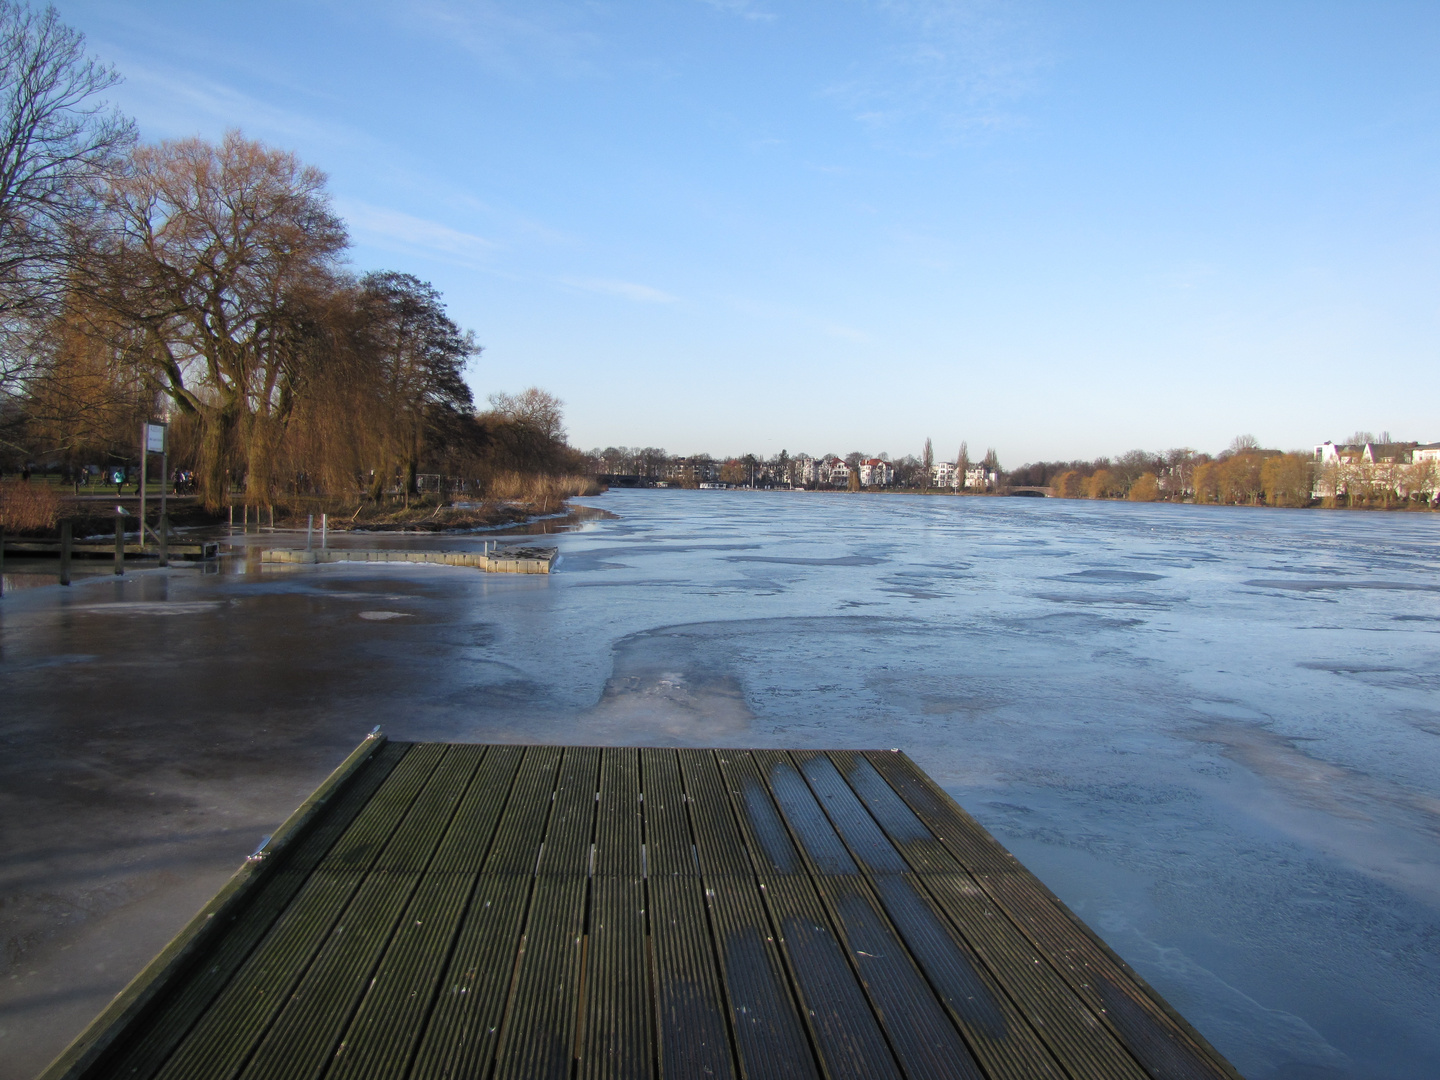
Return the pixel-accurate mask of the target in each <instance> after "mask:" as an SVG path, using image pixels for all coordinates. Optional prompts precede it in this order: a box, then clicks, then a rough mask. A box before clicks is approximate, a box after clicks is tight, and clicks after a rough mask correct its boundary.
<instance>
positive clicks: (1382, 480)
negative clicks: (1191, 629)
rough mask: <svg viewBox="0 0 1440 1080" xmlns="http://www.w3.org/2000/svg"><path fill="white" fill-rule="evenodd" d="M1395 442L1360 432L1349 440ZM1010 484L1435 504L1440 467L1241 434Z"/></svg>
mask: <svg viewBox="0 0 1440 1080" xmlns="http://www.w3.org/2000/svg"><path fill="white" fill-rule="evenodd" d="M1372 444H1374V445H1379V446H1382V447H1388V446H1392V445H1396V444H1391V443H1390V439H1389V436H1388V434H1387V435H1385V436H1382V438H1380V439H1378V440H1377V439H1376V438H1375V437H1374V436H1373V435H1370V434H1369V433H1367V432H1357V433H1355V434H1354V435H1352V436H1351V437H1350V439H1349V440H1347V443H1346V444H1345V445H1350V446H1359V447H1364V446H1367V445H1372ZM1006 483H1007V486H1010V487H1021V486H1034V487H1045V488H1049V489H1050V490H1051V492H1052V493H1053V494H1055V495H1056V496H1059V497H1061V498H1067V499H1126V500H1129V501H1131V502H1160V501H1168V502H1197V503H1218V504H1226V505H1235V506H1262V505H1263V506H1289V507H1303V506H1312V505H1317V504H1318V505H1321V506H1329V507H1335V506H1357V507H1358V506H1370V507H1382V508H1385V507H1393V506H1397V505H1403V504H1406V503H1414V504H1419V505H1429V504H1431V503H1433V502H1434V501H1435V498H1436V496H1437V493H1440V465H1437V463H1436V462H1434V461H1428V460H1427V461H1418V462H1414V461H1410V460H1408V453H1407V452H1405V451H1403V450H1397V451H1396V452H1394V453H1391V454H1389V455H1386V456H1383V457H1382V458H1381V459H1379V460H1374V461H1370V460H1365V459H1363V458H1362V457H1361V456H1360V455H1359V454H1350V455H1347V456H1342V457H1341V458H1339V459H1337V460H1332V461H1328V462H1327V461H1320V460H1318V459H1317V458H1316V456H1315V454H1314V453H1313V452H1306V451H1300V450H1294V451H1289V452H1286V451H1282V450H1275V449H1266V448H1264V447H1261V446H1260V445H1259V443H1258V442H1257V441H1256V440H1255V439H1254V437H1252V436H1249V435H1242V436H1239V437H1238V438H1236V439H1235V440H1234V442H1232V443H1231V444H1230V446H1229V447H1228V448H1227V449H1225V450H1224V451H1222V452H1221V453H1219V454H1217V455H1214V456H1211V455H1210V454H1207V453H1203V452H1199V451H1195V450H1190V449H1175V450H1169V451H1166V452H1164V453H1152V452H1149V451H1145V450H1132V451H1130V452H1129V453H1127V454H1122V455H1121V456H1120V457H1117V458H1113V459H1112V458H1108V457H1101V458H1096V459H1095V460H1093V461H1040V462H1035V463H1034V464H1027V465H1024V466H1022V467H1021V468H1019V469H1015V470H1013V471H1012V472H1010V473H1009V474H1007V476H1006Z"/></svg>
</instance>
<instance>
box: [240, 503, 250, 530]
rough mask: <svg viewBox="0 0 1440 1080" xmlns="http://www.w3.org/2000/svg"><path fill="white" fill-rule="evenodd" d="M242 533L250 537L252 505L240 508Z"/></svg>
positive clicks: (247, 504)
mask: <svg viewBox="0 0 1440 1080" xmlns="http://www.w3.org/2000/svg"><path fill="white" fill-rule="evenodd" d="M240 531H241V532H242V533H244V534H245V535H247V536H248V535H250V504H249V503H248V502H247V503H246V504H245V505H244V506H242V507H241V508H240Z"/></svg>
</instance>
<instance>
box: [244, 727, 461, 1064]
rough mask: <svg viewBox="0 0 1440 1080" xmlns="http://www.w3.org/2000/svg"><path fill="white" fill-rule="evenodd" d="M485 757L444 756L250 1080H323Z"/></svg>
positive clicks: (280, 1019) (265, 1045)
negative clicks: (402, 917)
mask: <svg viewBox="0 0 1440 1080" xmlns="http://www.w3.org/2000/svg"><path fill="white" fill-rule="evenodd" d="M410 756H416V752H415V751H412V753H411V755H410ZM483 756H484V749H483V748H482V747H476V746H455V747H449V748H447V749H446V752H445V753H444V754H443V755H442V756H441V757H440V759H439V760H438V762H437V763H436V765H435V767H434V768H433V769H432V770H431V771H430V773H429V776H428V777H427V779H426V782H425V784H424V786H423V787H422V788H421V790H420V791H419V792H418V793H417V795H416V797H415V799H414V801H413V802H412V803H411V804H410V806H409V808H408V810H407V811H406V813H405V817H404V819H403V820H402V821H401V822H400V824H399V825H398V826H397V827H396V828H395V830H394V832H393V833H392V834H391V836H390V839H389V840H388V842H387V843H386V844H385V847H384V849H383V850H382V851H381V852H380V854H379V855H378V856H377V857H376V859H375V861H374V863H373V864H372V866H371V869H370V873H369V874H368V875H367V876H366V878H365V881H364V882H363V883H362V884H361V886H360V888H359V890H358V891H357V893H356V895H355V898H354V900H352V901H351V904H350V906H349V907H348V908H347V909H346V911H345V914H344V915H343V916H342V918H341V919H340V922H339V923H338V924H337V925H336V927H335V929H334V930H333V931H332V932H331V934H330V937H329V940H327V941H326V943H325V946H324V947H323V948H322V949H321V951H320V953H319V954H318V955H317V956H316V958H315V961H314V962H313V963H312V964H311V965H310V967H309V969H308V970H307V971H306V972H305V976H304V978H303V979H301V981H300V983H299V985H298V986H297V987H296V989H295V991H294V992H293V993H292V994H291V996H290V999H289V1001H287V1002H286V1004H285V1007H284V1009H283V1010H282V1011H281V1012H280V1014H279V1016H277V1017H276V1019H275V1022H274V1025H273V1027H272V1028H271V1030H270V1032H269V1034H268V1035H267V1036H266V1037H265V1039H264V1040H263V1041H262V1042H261V1043H260V1045H259V1046H258V1047H257V1049H256V1051H255V1055H254V1057H253V1059H252V1060H251V1061H250V1063H249V1065H248V1066H247V1068H246V1069H245V1072H244V1073H243V1074H242V1075H243V1076H244V1077H245V1078H246V1080H291V1078H293V1080H299V1078H306V1077H316V1078H318V1077H319V1076H320V1075H321V1074H322V1073H323V1072H324V1071H325V1069H326V1068H327V1067H328V1066H329V1064H330V1062H331V1060H332V1058H333V1057H334V1055H335V1053H336V1050H337V1049H338V1047H339V1044H340V1041H341V1039H342V1037H343V1035H344V1033H345V1031H346V1029H347V1028H348V1027H349V1026H350V1023H351V1020H352V1018H353V1017H354V1015H355V1011H356V1009H357V1007H358V1006H359V1005H360V1003H361V999H362V997H363V996H364V994H365V993H366V991H367V989H369V988H371V987H372V986H373V981H374V975H375V973H376V970H377V966H378V965H379V964H380V961H381V958H382V956H383V954H384V953H385V951H386V949H387V948H388V947H389V946H390V943H391V940H392V936H393V935H394V933H395V930H396V928H397V926H398V924H399V922H400V919H401V916H402V914H403V913H404V911H405V909H406V908H407V907H409V905H410V900H411V897H412V896H413V895H414V894H415V891H416V889H417V887H418V886H419V884H420V879H421V876H422V874H423V873H424V871H425V869H426V868H427V867H428V866H429V863H430V860H431V857H432V856H433V855H434V853H435V851H436V849H437V848H438V847H439V844H440V841H441V839H442V837H443V836H444V834H445V832H446V830H447V829H448V827H449V825H450V820H451V818H452V817H453V815H454V813H455V809H456V807H457V806H458V805H459V803H460V800H461V798H462V796H463V795H464V794H465V790H466V788H467V787H468V786H469V783H470V779H471V777H472V776H473V775H474V773H475V770H476V768H477V767H478V766H479V764H480V760H481V758H482V757H483ZM407 760H409V758H408V757H407ZM402 956H403V953H402Z"/></svg>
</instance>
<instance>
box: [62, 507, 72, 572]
mask: <svg viewBox="0 0 1440 1080" xmlns="http://www.w3.org/2000/svg"><path fill="white" fill-rule="evenodd" d="M71 531H72V530H71V526H70V522H69V521H62V522H60V584H61V585H69V584H70V537H71Z"/></svg>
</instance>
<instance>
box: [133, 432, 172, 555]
mask: <svg viewBox="0 0 1440 1080" xmlns="http://www.w3.org/2000/svg"><path fill="white" fill-rule="evenodd" d="M165 435H166V427H165V425H164V424H151V423H149V422H148V421H147V422H146V423H144V424H142V425H141V426H140V549H141V550H142V551H143V550H144V549H145V481H146V473H147V472H148V470H149V465H150V455H151V454H159V455H160V531H159V532H158V533H157V532H155V530H153V529H151V530H150V532H151V535H152V536H154V537H155V538H156V539H157V540H159V541H160V565H161V566H164V565H166V563H167V562H168V561H169V560H167V559H166V557H165V556H166V550H165V549H166V546H167V545H166V543H165V532H166V521H165V486H166V485H165V477H166V473H167V471H168V468H169V460H168V455H167V454H166V453H165V449H166V446H165V444H166V439H165Z"/></svg>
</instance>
